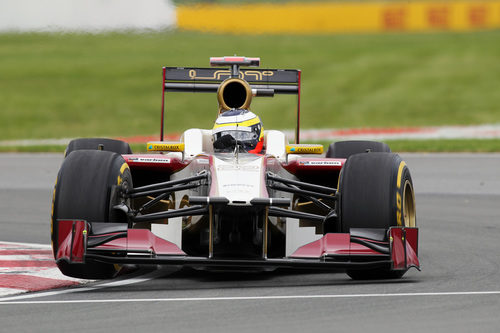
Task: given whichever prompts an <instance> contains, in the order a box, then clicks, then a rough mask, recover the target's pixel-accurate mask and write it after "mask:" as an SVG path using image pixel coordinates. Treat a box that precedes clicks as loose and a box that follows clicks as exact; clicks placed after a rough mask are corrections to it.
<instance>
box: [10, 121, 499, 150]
mask: <svg viewBox="0 0 500 333" xmlns="http://www.w3.org/2000/svg"><path fill="white" fill-rule="evenodd" d="M283 132H284V133H285V134H286V136H287V137H288V139H289V140H292V139H293V138H294V137H295V131H294V130H284V131H283ZM180 135H181V134H180V133H168V134H167V135H166V136H165V138H164V140H166V141H177V140H179V137H180ZM116 139H120V140H124V141H126V142H129V143H146V142H148V141H158V140H159V135H155V136H153V135H149V136H133V137H118V138H116ZM300 139H301V141H332V142H333V141H339V140H428V139H500V124H487V125H476V126H439V127H438V126H434V127H390V128H348V129H335V128H326V129H325V128H324V129H301V130H300ZM70 141H71V138H64V139H33V140H6V141H0V147H2V146H3V147H12V146H40V145H61V146H65V145H67V144H68V143H69V142H70Z"/></svg>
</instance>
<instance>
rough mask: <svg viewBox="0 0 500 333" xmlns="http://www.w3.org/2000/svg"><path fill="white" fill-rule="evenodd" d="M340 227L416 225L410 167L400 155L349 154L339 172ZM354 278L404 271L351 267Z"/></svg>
mask: <svg viewBox="0 0 500 333" xmlns="http://www.w3.org/2000/svg"><path fill="white" fill-rule="evenodd" d="M339 192H340V214H339V216H340V219H341V229H342V232H344V233H349V231H350V229H351V228H383V229H389V228H390V227H393V226H405V227H415V226H416V211H415V196H414V191H413V182H412V179H411V175H410V170H409V169H408V167H407V166H406V163H405V162H404V161H403V160H402V159H401V157H400V156H399V155H397V154H392V153H368V154H355V155H352V156H350V157H349V158H348V159H347V161H346V163H345V165H344V167H343V169H342V172H341V175H340V180H339ZM347 274H348V275H349V276H351V277H352V278H353V279H375V278H377V279H380V278H400V277H401V276H402V275H403V274H404V271H391V270H369V271H364V270H348V271H347Z"/></svg>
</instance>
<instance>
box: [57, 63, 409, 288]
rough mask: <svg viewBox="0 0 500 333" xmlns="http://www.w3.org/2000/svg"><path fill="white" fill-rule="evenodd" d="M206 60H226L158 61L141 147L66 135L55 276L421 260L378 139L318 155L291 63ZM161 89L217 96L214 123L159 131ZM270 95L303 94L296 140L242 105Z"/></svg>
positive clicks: (401, 171)
mask: <svg viewBox="0 0 500 333" xmlns="http://www.w3.org/2000/svg"><path fill="white" fill-rule="evenodd" d="M210 63H211V65H212V66H213V67H216V66H222V68H220V67H218V68H185V67H164V68H163V96H162V112H161V136H160V140H159V141H155V142H148V143H147V150H148V153H147V154H132V152H131V149H130V147H129V145H128V144H127V143H125V142H123V141H119V140H113V139H76V140H73V141H71V142H70V144H69V145H68V147H67V149H66V152H65V159H64V162H63V163H62V166H61V168H60V170H59V173H58V176H57V181H56V185H55V188H54V195H53V205H52V223H51V234H52V247H53V251H54V256H55V259H56V262H57V265H58V267H59V269H60V270H61V272H62V273H64V274H65V275H68V276H72V277H79V278H89V279H96V278H111V277H113V276H115V275H116V273H117V271H118V270H119V269H120V267H122V266H123V265H127V264H133V265H150V264H154V265H176V266H187V267H193V268H196V269H205V270H243V271H247V270H256V271H259V270H261V271H264V270H273V269H276V268H302V269H321V270H324V269H333V270H336V271H338V270H344V271H345V272H346V273H347V274H348V275H349V276H350V277H351V278H353V279H376V278H400V277H402V276H403V274H404V273H405V272H406V271H407V270H408V269H409V268H410V267H416V268H419V260H418V257H417V254H418V229H417V228H416V213H415V197H414V190H413V183H412V179H411V176H410V171H409V169H408V167H407V165H406V164H405V162H404V161H403V160H402V159H401V158H400V156H399V155H397V154H394V153H391V150H390V149H389V147H388V146H387V145H386V144H385V143H381V142H372V141H343V142H335V143H332V144H331V145H330V146H329V148H328V150H327V152H326V154H325V155H323V146H321V145H313V144H300V141H299V135H300V131H299V119H300V117H299V116H300V79H301V72H300V71H299V70H280V69H258V68H249V67H258V66H259V64H260V59H259V58H245V57H237V56H234V57H217V58H211V59H210ZM241 67H245V68H241ZM170 91H189V92H213V93H216V94H217V99H218V102H219V110H218V117H217V121H216V123H215V126H214V128H213V129H198V128H192V129H188V130H186V131H185V132H184V133H183V134H182V136H181V137H180V140H179V142H167V141H164V101H165V92H170ZM274 94H293V95H297V97H298V98H297V127H296V133H295V143H294V144H289V143H288V141H287V138H286V136H285V134H284V133H283V132H280V131H276V130H268V131H264V130H263V127H262V124H261V123H260V119H259V118H258V116H256V115H255V114H254V113H252V112H251V111H249V109H250V104H251V100H252V96H273V95H274ZM214 110H215V108H214ZM214 113H215V112H214Z"/></svg>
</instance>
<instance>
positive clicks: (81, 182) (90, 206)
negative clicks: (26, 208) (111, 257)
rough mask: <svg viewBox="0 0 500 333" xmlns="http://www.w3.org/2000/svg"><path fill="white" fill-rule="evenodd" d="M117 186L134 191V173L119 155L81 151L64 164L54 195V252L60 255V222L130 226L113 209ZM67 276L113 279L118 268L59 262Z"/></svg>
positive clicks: (123, 216) (89, 263) (119, 213)
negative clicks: (114, 190)
mask: <svg viewBox="0 0 500 333" xmlns="http://www.w3.org/2000/svg"><path fill="white" fill-rule="evenodd" d="M113 185H122V186H125V187H132V176H131V173H130V169H129V167H128V165H127V163H125V160H124V159H123V157H122V156H121V155H119V154H117V153H113V152H109V151H99V150H78V151H74V152H72V153H71V154H70V155H68V157H67V158H66V159H65V160H64V162H63V164H62V165H61V168H60V170H59V173H58V175H57V180H56V185H55V187H54V193H53V206H52V207H53V208H52V221H51V222H52V225H51V231H52V232H51V233H52V235H51V236H52V248H53V251H54V255H56V253H57V250H58V249H57V246H58V235H57V228H55V227H54V226H56V223H55V222H56V221H57V220H58V219H81V220H87V221H95V222H126V221H127V217H126V215H125V213H123V212H121V211H119V210H115V209H113V208H112V207H113V205H114V204H116V203H117V202H114V201H116V200H117V199H116V198H113V197H112V193H111V192H112V191H111V188H112V186H113ZM57 266H58V267H59V269H60V270H61V272H62V273H63V274H64V275H67V276H72V277H76V278H84V279H106V278H112V277H113V276H115V274H116V273H117V267H115V265H112V264H105V263H99V262H88V263H84V264H70V263H68V262H66V261H59V262H58V263H57Z"/></svg>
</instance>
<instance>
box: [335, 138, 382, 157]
mask: <svg viewBox="0 0 500 333" xmlns="http://www.w3.org/2000/svg"><path fill="white" fill-rule="evenodd" d="M366 152H371V153H390V152H391V148H389V146H388V145H387V144H386V143H384V142H377V141H354V140H352V141H339V142H334V143H332V144H331V145H330V146H329V147H328V150H327V151H326V155H325V156H326V157H329V158H348V157H349V156H351V155H354V154H359V153H366Z"/></svg>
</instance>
